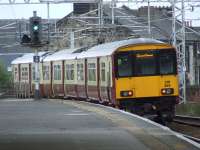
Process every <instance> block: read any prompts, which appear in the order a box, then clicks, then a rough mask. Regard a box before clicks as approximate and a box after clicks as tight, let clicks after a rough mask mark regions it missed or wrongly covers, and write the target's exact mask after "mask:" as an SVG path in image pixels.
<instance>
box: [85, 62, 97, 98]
mask: <svg viewBox="0 0 200 150" xmlns="http://www.w3.org/2000/svg"><path fill="white" fill-rule="evenodd" d="M97 65H98V64H97V58H88V59H87V95H88V98H89V99H93V100H99V92H98V91H99V90H98V82H97V80H98V76H97Z"/></svg>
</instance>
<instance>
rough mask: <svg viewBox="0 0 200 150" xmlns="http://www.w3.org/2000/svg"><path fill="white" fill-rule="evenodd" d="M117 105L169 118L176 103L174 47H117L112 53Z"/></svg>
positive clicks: (159, 45)
mask: <svg viewBox="0 0 200 150" xmlns="http://www.w3.org/2000/svg"><path fill="white" fill-rule="evenodd" d="M114 66H115V87H116V100H117V102H118V105H119V106H120V107H122V108H124V109H128V110H130V111H131V112H134V113H136V114H139V115H145V114H158V115H162V116H163V117H165V118H166V119H170V120H171V119H172V118H173V116H174V111H175V104H176V103H178V91H179V90H178V76H177V61H176V50H175V48H173V47H172V46H170V45H168V44H166V43H153V44H151V43H149V44H148V43H144V44H134V45H128V46H125V47H120V48H119V49H118V50H117V51H116V52H115V54H114Z"/></svg>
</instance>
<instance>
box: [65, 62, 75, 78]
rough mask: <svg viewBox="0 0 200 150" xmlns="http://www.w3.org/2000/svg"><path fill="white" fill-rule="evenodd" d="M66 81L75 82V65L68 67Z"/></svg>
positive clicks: (68, 65)
mask: <svg viewBox="0 0 200 150" xmlns="http://www.w3.org/2000/svg"><path fill="white" fill-rule="evenodd" d="M66 80H74V64H67V65H66Z"/></svg>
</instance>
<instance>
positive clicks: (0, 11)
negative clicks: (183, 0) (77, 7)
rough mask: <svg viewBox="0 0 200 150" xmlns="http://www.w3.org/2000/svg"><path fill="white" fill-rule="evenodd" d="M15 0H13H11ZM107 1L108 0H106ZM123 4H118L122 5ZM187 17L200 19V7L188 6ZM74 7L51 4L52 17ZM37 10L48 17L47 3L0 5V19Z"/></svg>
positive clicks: (23, 15)
mask: <svg viewBox="0 0 200 150" xmlns="http://www.w3.org/2000/svg"><path fill="white" fill-rule="evenodd" d="M8 1H9V0H0V4H1V3H5V2H8ZM11 1H13V0H11ZM22 1H23V0H15V2H22ZM37 1H38V0H31V2H37ZM82 1H84V0H82ZM104 1H106V0H104ZM121 5H123V4H118V6H121ZM127 5H128V6H129V7H131V8H137V7H140V6H144V5H146V6H147V4H145V3H143V4H141V3H138V4H137V5H136V4H135V3H129V4H127ZM151 5H154V6H158V3H157V4H156V3H151ZM159 5H162V6H170V4H169V3H162V4H161V3H159ZM186 8H187V12H186V19H199V13H200V9H199V8H198V7H196V8H195V9H194V11H193V12H191V11H190V10H188V9H190V7H186ZM72 9H73V5H72V4H71V3H62V4H50V18H63V17H64V16H66V15H67V14H68V13H70V12H71V11H72ZM34 10H36V11H37V14H38V16H41V17H42V18H47V5H46V4H41V5H40V4H36V5H0V19H21V18H29V17H31V16H32V15H33V11H34ZM193 25H195V26H200V21H194V20H193Z"/></svg>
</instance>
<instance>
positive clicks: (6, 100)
mask: <svg viewBox="0 0 200 150" xmlns="http://www.w3.org/2000/svg"><path fill="white" fill-rule="evenodd" d="M32 101H34V100H33V99H5V100H0V102H32Z"/></svg>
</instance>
